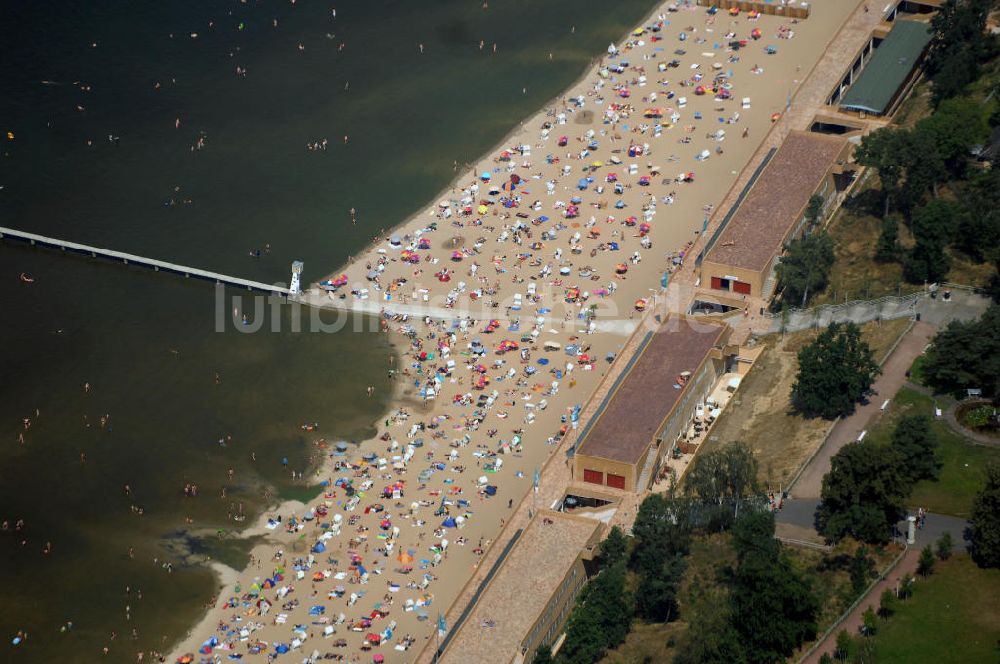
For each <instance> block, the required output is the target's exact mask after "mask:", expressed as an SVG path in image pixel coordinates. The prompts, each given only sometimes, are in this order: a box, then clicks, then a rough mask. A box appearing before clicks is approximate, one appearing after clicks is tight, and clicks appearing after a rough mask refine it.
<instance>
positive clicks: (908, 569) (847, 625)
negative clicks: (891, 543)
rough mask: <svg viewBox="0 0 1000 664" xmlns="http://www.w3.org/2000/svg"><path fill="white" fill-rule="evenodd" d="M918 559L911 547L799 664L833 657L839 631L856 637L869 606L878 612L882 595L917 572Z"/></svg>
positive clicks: (918, 555)
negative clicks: (824, 657)
mask: <svg viewBox="0 0 1000 664" xmlns="http://www.w3.org/2000/svg"><path fill="white" fill-rule="evenodd" d="M919 558H920V550H919V549H917V548H913V547H911V548H910V549H909V550H908V551H907V552H906V553H905V554H904V555H903V559H902V560H900V561H899V564H898V565H896V567H895V568H893V570H892V571H891V572H890V573H889V574H888V575H887V576H886V578H884V579H882V580H881V581H879V582H878V583H877V584H875V587H874V588H872V589H871V592H869V593H868V595H867V596H866V597H865V599H864V600H862V601H861V602H859V603H858V605H857V606H856V607H854V610H853V611H851V614H850V615H849V616H847V618H846V619H845V620H844V622H842V623H841V624H840V626H839V627H837V629H835V630H833V631H832V632H830V636H828V637H827V638H826V639H825V640H824V641H823V644H822V645H820V647H819V648H816V650H814V651H813V652H812V654H811V655H809V657H807V658H806V659H803V660H801V661H800V662H799V664H819V660H820V658H821V657H822V656H823V655H824V653H828V654H829V655H830V656H831V657H832V656H833V655H834V650H836V649H837V634H839V633H840V631H841V630H845V629H846V630H847V633H848V634H850V635H851V636H857V635H858V632H859V630H860V628H861V625H862V624H864V619H863V616H864V613H865V611H866V610H867V609H868V607H869V606H871V607H873V608H874V609H875V610H876V611H878V605H879V601H880V599H881V597H882V593H883V592H885V591H886V590H887V589H889V590H895V589H896V587H897V584H899V583H900V581H901V580H902V579H903V577H905V576H908V575H912V574H916V572H917V560H918V559H919Z"/></svg>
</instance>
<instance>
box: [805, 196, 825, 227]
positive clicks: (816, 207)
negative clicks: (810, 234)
mask: <svg viewBox="0 0 1000 664" xmlns="http://www.w3.org/2000/svg"><path fill="white" fill-rule="evenodd" d="M822 214H823V197H822V196H820V195H819V194H813V195H812V196H810V197H809V202H808V203H807V204H806V214H805V216H806V221H807V222H808V223H809V227H810V228H812V227H813V226H815V225H816V224H817V223H819V218H820V216H821V215H822Z"/></svg>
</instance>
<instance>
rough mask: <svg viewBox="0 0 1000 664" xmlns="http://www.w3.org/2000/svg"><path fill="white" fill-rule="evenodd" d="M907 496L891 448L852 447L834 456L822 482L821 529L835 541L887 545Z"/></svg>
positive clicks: (896, 459) (868, 444)
mask: <svg viewBox="0 0 1000 664" xmlns="http://www.w3.org/2000/svg"><path fill="white" fill-rule="evenodd" d="M909 492H910V485H909V483H908V482H907V481H906V479H905V478H904V477H903V475H902V473H900V470H899V458H898V456H897V455H896V453H895V452H894V451H893V450H892V449H891V448H890V447H888V446H883V445H874V444H871V443H864V442H861V443H848V444H847V445H845V446H844V447H842V448H841V449H840V451H839V452H837V453H836V454H835V455H834V456H833V458H832V459H831V467H830V472H829V473H827V474H826V476H825V477H824V478H823V488H822V489H821V491H820V494H821V499H822V502H821V503H820V506H819V510H818V511H817V516H818V521H819V530H820V532H821V533H823V535H824V536H825V537H826V538H827V539H829V540H831V541H838V540H840V539H841V538H843V537H845V536H847V535H850V536H852V537H854V538H855V539H858V540H860V541H862V542H868V543H871V544H878V543H884V542H887V541H888V540H889V539H890V537H891V529H892V527H893V525H894V524H896V523H897V522H898V521H899V519H900V517H901V516H902V515H903V514H904V501H905V499H906V496H907V495H909Z"/></svg>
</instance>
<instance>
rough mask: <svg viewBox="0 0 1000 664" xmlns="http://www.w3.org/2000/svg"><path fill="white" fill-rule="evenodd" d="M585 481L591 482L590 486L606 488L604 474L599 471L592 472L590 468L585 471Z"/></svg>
mask: <svg viewBox="0 0 1000 664" xmlns="http://www.w3.org/2000/svg"><path fill="white" fill-rule="evenodd" d="M583 481H584V482H589V483H590V484H600V485H601V486H604V473H602V472H601V471H599V470H591V469H590V468H584V469H583Z"/></svg>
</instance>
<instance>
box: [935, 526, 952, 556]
mask: <svg viewBox="0 0 1000 664" xmlns="http://www.w3.org/2000/svg"><path fill="white" fill-rule="evenodd" d="M954 548H955V543H954V542H953V541H952V539H951V533H950V532H948V531H947V530H946V531H944V532H943V533H941V537H939V538H938V541H937V557H938V558H940V559H941V560H948V559H949V558H951V551H952V549H954Z"/></svg>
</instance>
